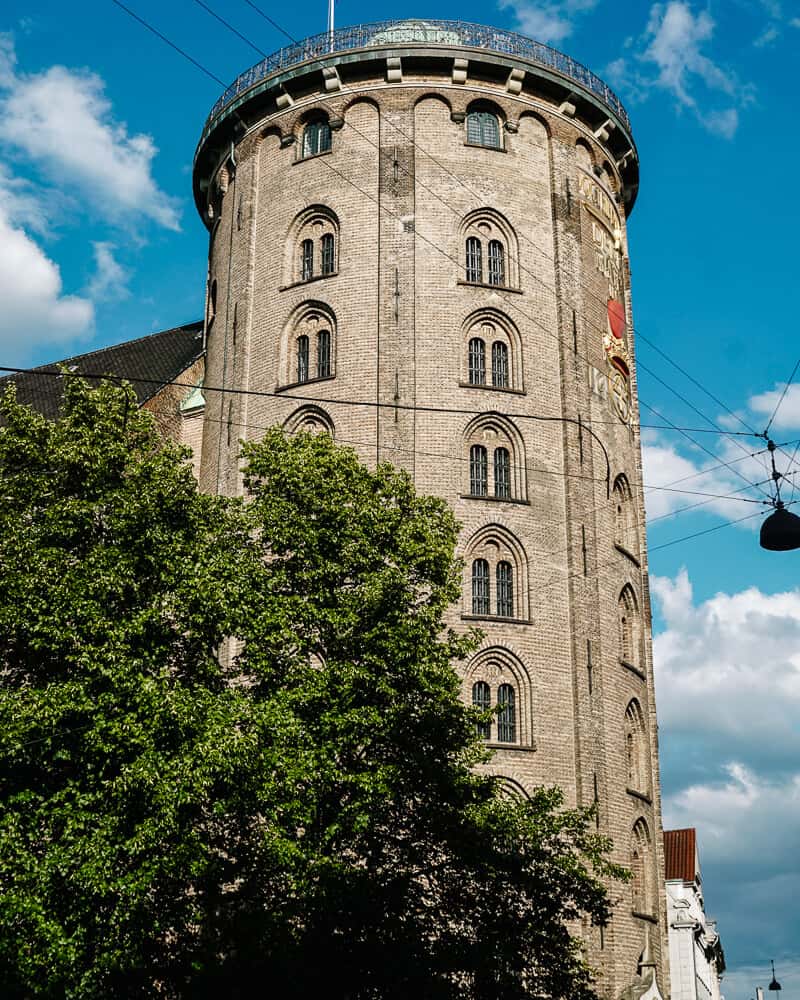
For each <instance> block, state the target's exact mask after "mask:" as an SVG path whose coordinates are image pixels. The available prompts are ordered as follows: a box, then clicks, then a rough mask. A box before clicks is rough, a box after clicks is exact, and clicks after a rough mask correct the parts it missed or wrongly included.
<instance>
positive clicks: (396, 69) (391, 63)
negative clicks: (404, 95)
mask: <svg viewBox="0 0 800 1000" xmlns="http://www.w3.org/2000/svg"><path fill="white" fill-rule="evenodd" d="M386 82H387V83H402V82H403V63H402V60H401V59H400V57H399V56H389V57H388V58H387V60H386Z"/></svg>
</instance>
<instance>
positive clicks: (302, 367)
mask: <svg viewBox="0 0 800 1000" xmlns="http://www.w3.org/2000/svg"><path fill="white" fill-rule="evenodd" d="M308 377H309V376H308V337H307V336H306V335H305V334H304V333H303V334H301V335H300V336H299V337H298V338H297V381H298V382H307V381H308Z"/></svg>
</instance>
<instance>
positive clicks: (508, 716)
mask: <svg viewBox="0 0 800 1000" xmlns="http://www.w3.org/2000/svg"><path fill="white" fill-rule="evenodd" d="M516 741H517V713H516V705H515V698H514V688H513V687H512V686H511V685H510V684H501V685H500V687H499V688H498V689H497V742H498V743H516Z"/></svg>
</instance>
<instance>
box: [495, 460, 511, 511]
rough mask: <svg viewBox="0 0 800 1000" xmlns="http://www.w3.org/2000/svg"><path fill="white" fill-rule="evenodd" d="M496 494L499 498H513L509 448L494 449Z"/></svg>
mask: <svg viewBox="0 0 800 1000" xmlns="http://www.w3.org/2000/svg"><path fill="white" fill-rule="evenodd" d="M494 495H495V496H496V497H497V498H498V500H510V499H511V456H510V455H509V453H508V448H495V450H494Z"/></svg>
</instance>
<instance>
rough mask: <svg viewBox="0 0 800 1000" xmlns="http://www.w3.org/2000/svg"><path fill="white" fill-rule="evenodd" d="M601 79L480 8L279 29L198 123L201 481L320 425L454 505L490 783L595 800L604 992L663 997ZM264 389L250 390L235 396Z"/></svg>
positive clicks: (464, 622)
mask: <svg viewBox="0 0 800 1000" xmlns="http://www.w3.org/2000/svg"><path fill="white" fill-rule="evenodd" d="M637 187H638V158H637V153H636V147H635V145H634V142H633V138H632V135H631V130H630V123H629V120H628V117H627V115H626V113H625V110H624V108H623V107H622V105H621V103H620V101H619V100H618V98H617V97H616V96H615V95H614V94H613V92H612V91H611V90H610V89H609V88H608V87H607V86H606V85H605V84H604V83H603V82H602V81H601V80H599V79H598V78H597V77H596V76H594V75H593V74H592V73H590V72H589V71H588V70H587V69H585V68H584V67H583V66H581V65H579V64H578V63H576V62H574V61H573V60H572V59H570V58H569V57H567V56H565V55H563V54H561V53H559V52H556V51H554V50H553V49H550V48H548V47H547V46H544V45H541V44H538V43H536V42H533V41H531V40H530V39H527V38H524V37H522V36H520V35H517V34H513V33H510V32H505V31H500V30H496V29H493V28H485V27H479V26H476V25H469V24H463V23H461V22H440V21H394V22H384V23H381V24H373V25H360V26H358V27H355V28H346V29H342V30H339V31H337V32H335V33H334V34H333V35H328V34H326V35H321V36H318V37H315V38H311V39H308V40H306V41H304V42H301V43H298V44H296V45H292V46H289V47H288V48H285V49H282V50H281V51H280V52H278V53H276V54H275V55H274V56H271V57H269V58H267V59H265V60H264V61H263V62H261V63H259V64H258V65H256V66H254V67H253V68H252V69H251V70H249V71H247V72H246V73H244V74H243V75H242V76H241V77H239V79H237V80H236V82H235V83H234V84H233V85H232V86H231V87H230V88H229V89H228V90H227V91H226V92H225V94H224V95H223V96H222V97H221V98H220V100H219V101H218V102H217V104H216V105H215V107H214V109H213V110H212V112H211V114H210V116H209V118H208V121H207V122H206V125H205V128H204V129H203V134H202V137H201V140H200V143H199V146H198V149H197V153H196V156H195V164H194V192H195V199H196V202H197V207H198V209H199V211H200V213H201V215H202V218H203V220H204V221H205V223H206V225H207V227H208V229H209V230H210V234H211V235H210V251H209V280H208V311H207V320H206V326H207V329H206V338H207V360H206V384H207V385H208V386H214V387H224V388H226V389H230V390H244V392H238V391H233V392H230V393H220V392H213V391H212V392H208V393H207V408H206V417H205V428H204V443H203V452H202V463H201V473H200V477H201V485H202V487H203V488H204V489H206V490H208V491H212V492H214V491H216V492H221V493H230V494H232V493H236V492H238V491H239V490H240V489H241V482H240V475H239V463H238V453H239V444H238V442H239V439H241V438H246V439H250V438H258V437H259V436H260V435H261V433H262V432H263V429H264V428H266V427H268V426H270V425H272V424H275V423H280V424H283V425H285V426H286V427H287V428H289V429H291V430H297V429H307V430H320V431H326V432H328V433H330V434H332V435H333V436H334V438H335V439H336V440H337V441H338V442H340V443H342V444H347V445H350V446H352V447H353V448H355V450H356V451H357V452H358V454H359V456H360V457H361V459H362V460H363V461H364V462H365V463H367V464H368V465H374V463H376V462H377V461H389V462H393V463H394V464H396V465H398V466H402V467H404V468H406V469H408V470H409V471H410V472H411V474H412V475H413V477H414V481H415V483H416V487H417V489H418V490H419V491H421V492H424V493H434V494H438V495H439V496H442V497H444V498H445V499H446V500H447V501H448V503H449V504H450V505H451V506H452V507H453V508H454V510H455V512H456V515H457V517H458V519H459V521H460V522H461V524H462V533H461V540H460V554H461V556H462V558H463V560H464V584H463V597H462V600H461V603H460V605H459V606H457V607H454V608H453V609H452V612H451V619H452V624H453V625H455V626H457V627H462V628H463V627H467V626H468V625H476V626H478V627H480V628H481V629H482V630H483V632H484V634H485V639H484V641H483V645H482V647H481V649H480V650H479V651H478V652H477V653H476V654H475V656H474V657H473V658H472V659H471V660H470V661H469V662H466V663H463V664H461V665H460V667H461V672H462V676H463V685H464V687H463V691H464V697H465V699H466V700H467V701H469V702H474V703H475V704H478V705H482V706H487V707H491V708H493V709H495V714H494V715H493V717H492V722H491V724H490V725H487V726H486V727H485V731H484V732H483V734H482V735H483V736H484V738H485V739H486V740H487V742H488V743H489V745H490V746H491V747H492V748H493V749H494V751H495V753H494V758H493V761H492V765H491V769H492V773H494V774H496V775H497V776H498V778H499V779H500V780H502V782H503V783H504V785H505V787H506V788H507V789H508V791H509V793H511V794H525V790H526V789H528V788H531V787H533V786H535V785H541V784H544V785H554V784H555V785H559V786H560V787H561V788H562V789H563V790H564V792H565V794H566V799H567V802H568V804H571V805H575V804H578V805H590V804H592V803H593V802H595V803H596V804H597V817H598V818H597V824H598V828H599V830H600V831H601V832H603V833H606V834H608V835H609V836H610V837H611V838H612V839H613V842H614V857H615V859H616V860H618V861H620V862H621V863H623V864H625V865H628V866H630V867H631V868H632V870H633V872H634V877H633V881H632V883H630V884H627V885H620V884H615V885H614V886H612V888H611V894H612V898H613V899H614V900H615V904H616V905H615V909H614V917H613V920H612V922H611V924H610V926H609V927H608V928H606V929H605V931H604V932H602V933H601V932H600V931H599V930H598V929H595V928H590V927H588V926H586V927H582V928H576V929H577V930H578V932H579V933H581V934H582V936H583V937H584V939H585V941H586V942H587V948H588V955H589V959H590V961H591V963H592V964H593V965H594V966H595V968H596V969H597V970H598V974H599V985H600V989H601V991H602V993H603V994H604V995H605V996H607V997H609V998H617V997H621V996H623V995H624V996H625V997H629V998H631V1000H634V998H636V1000H638V998H642V997H645V998H651V997H658V996H659V995H660V994H659V988H660V989H661V990H662V991H663V994H664V995H665V996H666V995H668V971H667V967H666V963H667V949H666V925H665V905H664V890H663V852H662V830H661V812H660V793H659V779H658V746H657V731H656V714H655V700H654V693H653V674H652V659H651V648H650V606H649V598H648V587H647V562H646V552H645V535H644V528H643V524H644V508H643V503H642V495H641V485H640V484H641V460H640V444H639V426H638V421H639V410H638V404H637V397H636V363H635V358H634V337H633V329H632V324H631V304H630V284H629V268H628V256H627V239H626V218H627V216H628V214H629V213H630V211H631V209H632V207H633V204H634V201H635V198H636V192H637ZM259 394H261V395H259Z"/></svg>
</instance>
